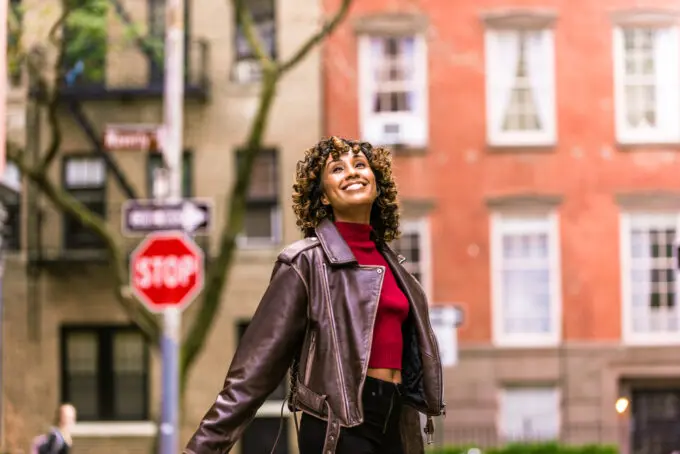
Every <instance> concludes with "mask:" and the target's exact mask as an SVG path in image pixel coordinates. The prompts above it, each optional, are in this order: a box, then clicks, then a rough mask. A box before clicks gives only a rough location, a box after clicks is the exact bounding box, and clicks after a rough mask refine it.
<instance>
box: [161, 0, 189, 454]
mask: <svg viewBox="0 0 680 454" xmlns="http://www.w3.org/2000/svg"><path fill="white" fill-rule="evenodd" d="M165 13H166V16H165V84H164V90H165V92H164V95H163V110H164V119H163V125H164V131H165V134H164V137H163V144H162V145H163V147H162V152H163V156H164V158H165V164H166V167H167V169H168V172H166V173H165V174H164V173H163V172H158V173H156V174H155V175H154V178H156V177H162V176H167V188H168V194H167V195H168V200H167V201H168V202H179V201H180V200H181V198H182V186H181V184H182V150H183V128H184V0H167V1H166V3H165ZM154 186H158V185H154ZM181 322H182V313H181V312H180V310H179V309H178V308H173V307H170V308H168V309H165V310H164V311H163V337H162V340H161V355H162V360H163V365H162V374H163V385H162V392H161V400H162V404H161V405H162V408H161V426H160V430H161V437H160V453H161V454H177V452H179V433H178V432H179V424H178V422H179V345H180V325H181Z"/></svg>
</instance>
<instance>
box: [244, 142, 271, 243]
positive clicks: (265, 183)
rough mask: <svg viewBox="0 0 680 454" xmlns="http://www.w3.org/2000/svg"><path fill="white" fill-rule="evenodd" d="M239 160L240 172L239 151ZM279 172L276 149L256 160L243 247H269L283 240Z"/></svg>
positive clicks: (260, 153)
mask: <svg viewBox="0 0 680 454" xmlns="http://www.w3.org/2000/svg"><path fill="white" fill-rule="evenodd" d="M236 161H237V166H236V169H237V171H238V169H240V167H241V152H240V151H239V152H237V155H236ZM278 172H279V169H278V159H277V153H276V150H272V149H267V150H261V151H260V152H259V153H258V155H257V157H256V158H255V165H254V166H253V173H252V176H251V179H250V188H249V190H248V196H247V199H246V213H245V222H244V223H245V225H244V229H243V232H242V233H241V236H240V238H239V243H240V244H241V245H242V246H259V245H264V246H267V245H272V244H275V243H278V242H279V241H280V239H281V225H280V223H281V221H280V217H281V215H280V210H279V182H278V181H279V179H278Z"/></svg>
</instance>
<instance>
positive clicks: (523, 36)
mask: <svg viewBox="0 0 680 454" xmlns="http://www.w3.org/2000/svg"><path fill="white" fill-rule="evenodd" d="M508 46H510V47H508ZM485 48H486V111H487V141H488V142H489V144H490V145H495V146H513V145H549V144H552V143H553V142H554V141H555V140H556V123H557V119H556V105H555V56H554V35H553V31H552V30H550V29H543V30H537V31H522V30H496V29H489V30H487V31H486V34H485ZM521 53H522V55H524V57H525V59H524V63H525V64H524V68H525V70H526V73H525V74H524V75H523V76H519V75H518V74H517V70H518V64H519V58H520V54H521ZM527 88H528V89H529V92H528V94H527V95H526V96H523V97H522V98H520V97H519V96H520V93H523V92H524V91H522V90H526V89H527ZM520 99H524V101H526V102H529V103H530V104H529V105H530V106H533V107H531V108H528V107H526V108H523V109H521V111H522V114H521V115H520V116H518V117H509V116H508V115H509V114H510V113H512V112H515V113H517V114H519V113H520V111H519V110H517V109H518V108H515V107H514V106H515V105H513V101H515V100H520ZM524 101H523V102H524ZM522 105H523V104H522ZM525 111H526V112H525ZM527 114H531V115H532V116H534V117H535V118H536V125H535V126H534V127H533V128H532V129H517V128H512V129H507V127H508V126H512V125H513V124H514V125H517V122H518V121H519V122H525V120H526V118H530V117H527V116H526V115H527ZM513 118H517V120H514V121H513V120H512V119H513ZM522 119H524V120H522Z"/></svg>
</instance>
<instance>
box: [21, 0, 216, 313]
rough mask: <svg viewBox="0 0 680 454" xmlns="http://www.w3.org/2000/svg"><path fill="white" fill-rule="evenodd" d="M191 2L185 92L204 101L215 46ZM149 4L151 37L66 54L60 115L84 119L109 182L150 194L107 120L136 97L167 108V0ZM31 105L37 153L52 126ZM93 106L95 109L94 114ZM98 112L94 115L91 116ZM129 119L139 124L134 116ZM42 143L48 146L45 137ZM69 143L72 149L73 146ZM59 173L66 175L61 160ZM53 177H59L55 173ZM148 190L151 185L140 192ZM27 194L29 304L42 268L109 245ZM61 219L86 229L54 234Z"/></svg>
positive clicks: (80, 263)
mask: <svg viewBox="0 0 680 454" xmlns="http://www.w3.org/2000/svg"><path fill="white" fill-rule="evenodd" d="M192 3H193V2H187V11H185V24H187V25H186V37H185V55H186V57H185V58H186V63H185V87H184V91H185V101H186V104H187V105H188V106H190V105H194V106H195V105H199V107H200V105H203V104H205V103H206V102H207V101H208V100H209V97H210V83H209V82H210V81H209V75H208V73H209V71H208V60H209V55H208V51H209V46H208V43H207V42H206V41H205V40H204V39H200V38H193V37H192V34H191V29H190V27H189V24H190V21H189V8H190V6H189V5H190V4H192ZM112 4H113V5H114V6H115V10H116V13H117V15H118V17H119V18H120V19H121V20H120V21H119V22H122V23H124V24H127V25H128V26H131V25H132V24H133V21H134V19H132V18H131V17H130V15H129V14H128V12H127V11H126V10H125V9H124V6H123V4H122V2H120V0H115V1H113V2H112ZM147 4H148V8H149V10H148V21H149V24H148V25H149V26H148V29H149V37H151V38H150V39H149V38H146V37H145V38H138V39H134V40H132V39H129V38H126V37H122V38H121V39H120V43H118V42H116V40H115V38H114V39H112V38H111V37H109V36H108V33H104V34H103V36H102V37H101V38H102V39H98V40H93V41H92V42H88V47H87V48H86V49H83V48H80V49H76V50H67V51H66V52H65V55H64V65H65V69H64V73H65V77H64V78H63V81H62V83H63V85H62V86H61V87H60V103H61V105H62V107H63V109H62V110H61V112H60V114H59V115H61V118H62V124H68V123H74V124H75V125H77V126H78V128H79V129H80V130H81V131H82V133H83V135H84V137H85V138H86V139H87V150H88V152H93V153H94V154H93V155H94V156H97V157H99V159H100V161H102V162H103V163H104V164H105V170H104V172H103V173H104V175H106V177H105V180H106V181H108V182H109V186H111V183H110V182H111V181H112V182H113V184H114V185H115V186H117V188H118V190H119V191H118V192H120V193H121V194H122V197H123V198H124V199H134V198H147V197H149V196H150V194H149V189H147V188H148V185H147V186H142V185H137V186H140V187H138V188H137V189H138V191H135V189H134V185H133V184H131V178H130V176H127V175H126V173H125V172H124V171H123V170H122V169H121V166H120V163H119V162H118V160H117V159H116V156H115V155H114V154H113V153H111V152H110V151H107V150H106V149H105V147H104V144H103V132H104V131H103V129H102V127H103V126H104V124H105V123H106V122H107V121H111V122H115V123H120V122H121V121H120V117H116V114H117V113H118V112H117V111H118V110H120V111H130V112H133V110H131V109H130V107H131V106H132V107H133V109H134V107H135V104H136V103H139V105H140V110H141V109H142V108H143V107H144V106H149V105H154V106H157V107H156V108H154V110H157V111H158V112H160V111H161V110H160V107H159V106H161V105H162V99H163V91H164V71H163V45H164V44H163V43H164V40H163V36H164V29H165V27H164V18H165V8H164V4H165V0H148V2H147ZM64 33H65V35H66V37H67V38H68V33H69V31H68V30H64ZM93 68H94V69H95V70H94V71H93V70H92V69H93ZM97 68H100V69H101V70H97ZM31 96H32V97H33V98H39V97H40V93H38V92H36V91H34V90H31ZM31 104H32V105H33V106H34V108H33V111H32V112H31V109H29V113H28V115H27V125H26V126H27V130H28V131H31V132H30V133H29V134H28V135H27V138H28V141H29V142H31V141H34V142H35V143H36V144H35V145H34V146H33V147H32V148H33V150H31V147H30V145H29V144H27V151H28V152H29V154H30V153H33V154H34V155H35V157H36V158H37V155H38V154H39V153H40V150H41V148H40V147H41V143H40V142H41V141H40V139H39V137H40V136H41V135H43V136H47V134H49V131H48V130H43V131H42V132H41V131H40V129H41V124H42V123H41V121H40V120H39V118H40V116H41V115H42V116H43V117H44V112H43V113H41V112H40V110H44V105H41V104H40V103H39V102H33V103H31ZM93 112H94V113H96V115H93V114H92V113H93ZM94 116H96V119H95V118H93V117H94ZM69 117H70V118H69ZM111 117H113V118H111ZM114 119H115V121H114ZM123 122H124V121H123ZM158 122H159V123H160V122H162V119H158ZM129 123H134V121H130V122H129ZM44 128H45V126H44V125H42V129H44ZM64 131H65V133H64V134H65V137H66V135H67V134H72V133H71V132H67V130H66V129H64ZM31 136H32V137H31ZM42 142H43V143H42V146H43V147H44V142H45V140H43V141H42ZM67 142H68V140H64V143H67ZM65 148H66V151H71V150H70V149H68V148H67V147H65ZM151 157H152V156H150V158H151ZM61 178H62V181H65V178H66V175H65V170H64V165H63V164H62V170H61ZM147 178H148V175H147ZM55 181H58V180H57V179H55ZM142 189H146V190H144V191H142ZM111 192H113V191H111V190H110V189H109V190H106V191H105V193H106V197H107V198H108V197H109V193H111ZM139 192H141V193H139ZM80 196H83V197H82V198H81V197H80ZM26 199H27V203H26V208H27V213H28V214H29V215H28V217H27V218H28V222H27V230H26V233H27V235H26V247H27V257H28V260H27V266H28V275H29V277H30V278H31V279H29V281H30V282H29V300H32V302H31V301H29V304H36V305H37V299H38V295H39V291H38V289H37V282H39V276H40V275H41V273H42V271H43V270H47V271H49V272H50V273H63V272H67V271H68V270H69V269H72V268H73V267H74V266H75V267H76V268H77V269H79V270H82V269H83V268H89V267H91V266H92V265H95V264H97V263H99V264H106V263H107V261H108V254H107V253H106V252H105V251H104V248H103V244H102V242H101V240H100V239H99V238H98V237H96V235H94V233H93V232H90V231H87V230H86V229H84V227H82V224H80V222H79V221H78V220H77V219H72V218H70V217H69V216H67V215H65V214H62V213H60V212H55V211H54V210H52V209H51V208H50V207H48V205H49V204H46V203H45V201H44V200H41V199H44V198H43V197H42V196H41V195H40V194H39V193H38V192H37V191H36V190H35V189H32V188H27V197H26ZM78 199H79V200H80V201H81V202H83V203H84V204H85V205H89V204H90V203H92V207H93V210H94V211H97V210H96V206H97V205H96V203H95V202H90V201H89V199H88V192H87V189H83V190H82V191H81V192H80V193H79V197H78ZM114 210H118V211H120V204H117V205H115V206H109V205H108V204H107V205H106V208H105V209H104V212H102V213H99V214H101V215H103V216H106V218H107V220H108V222H109V223H110V224H113V225H115V219H117V216H120V213H118V214H117V215H115V213H114V216H110V215H111V214H112V213H113V211H114ZM55 223H56V224H55ZM59 223H61V225H62V230H63V231H66V227H67V226H69V223H70V224H75V225H76V226H78V225H80V226H81V227H82V228H81V230H82V232H79V233H78V235H77V236H76V237H75V239H73V238H71V239H68V238H66V237H65V235H63V234H62V235H61V238H59V239H57V240H56V241H55V240H54V237H55V235H54V233H53V232H54V231H55V230H58V229H55V228H54V227H55V225H59ZM118 225H120V223H118ZM56 236H59V235H56ZM138 241H139V239H136V240H135V241H126V242H125V243H123V244H125V246H126V247H128V246H129V249H132V248H133V247H134V245H135V244H136V242H138ZM197 241H198V242H199V244H201V245H202V246H203V247H204V248H206V247H207V238H197ZM47 243H50V244H47ZM31 287H34V288H31ZM31 295H33V296H31ZM36 309H38V308H37V307H36Z"/></svg>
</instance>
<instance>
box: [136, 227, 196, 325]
mask: <svg viewBox="0 0 680 454" xmlns="http://www.w3.org/2000/svg"><path fill="white" fill-rule="evenodd" d="M203 279H204V265H203V251H202V250H201V248H200V247H198V245H197V244H196V243H195V242H194V240H192V239H191V238H189V237H188V236H187V235H185V234H184V233H182V232H156V233H151V234H149V235H147V237H146V238H144V240H143V241H142V242H141V243H140V244H139V246H137V248H135V250H134V251H133V252H132V254H131V255H130V283H131V285H132V291H133V292H134V294H135V296H137V298H139V299H140V300H141V301H142V303H144V305H145V306H146V307H147V309H149V310H150V311H152V312H161V311H163V309H168V308H177V309H180V310H182V309H184V308H185V307H186V306H188V305H189V303H191V301H192V300H193V299H194V297H195V296H196V295H197V294H198V293H199V292H200V291H201V290H202V289H203Z"/></svg>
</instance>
